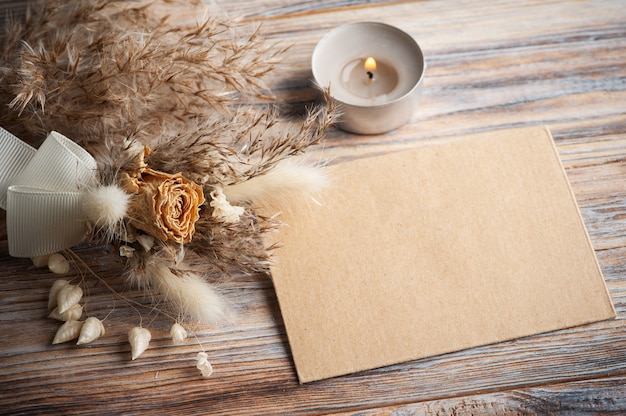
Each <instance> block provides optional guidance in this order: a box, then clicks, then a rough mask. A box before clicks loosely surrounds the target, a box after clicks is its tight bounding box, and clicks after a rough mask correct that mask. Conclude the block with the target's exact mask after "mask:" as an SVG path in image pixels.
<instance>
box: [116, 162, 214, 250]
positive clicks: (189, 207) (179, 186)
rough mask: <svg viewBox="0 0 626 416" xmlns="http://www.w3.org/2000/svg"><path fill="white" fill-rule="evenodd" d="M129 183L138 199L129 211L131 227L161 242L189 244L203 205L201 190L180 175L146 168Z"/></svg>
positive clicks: (133, 202) (134, 199) (132, 202)
mask: <svg viewBox="0 0 626 416" xmlns="http://www.w3.org/2000/svg"><path fill="white" fill-rule="evenodd" d="M127 179H131V178H127ZM131 181H133V182H134V184H136V193H137V195H136V196H135V198H133V200H132V201H131V204H130V208H129V210H128V216H129V218H130V223H131V224H132V225H133V226H134V227H136V228H138V229H140V230H143V231H145V232H146V233H148V234H150V235H151V236H153V237H155V238H158V239H160V240H163V241H166V240H173V241H176V242H178V243H188V242H189V241H191V238H192V237H193V234H194V232H195V224H196V221H197V220H198V218H199V217H200V214H199V210H200V205H202V204H203V203H204V193H203V192H202V188H201V187H200V186H199V185H198V184H196V183H194V182H192V181H190V180H188V179H186V178H185V177H183V176H182V175H181V174H180V173H177V174H174V175H171V174H169V173H165V172H159V171H156V170H153V169H149V168H148V169H145V170H143V171H142V172H141V175H140V176H139V177H138V178H132V179H131Z"/></svg>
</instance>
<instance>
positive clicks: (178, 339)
mask: <svg viewBox="0 0 626 416" xmlns="http://www.w3.org/2000/svg"><path fill="white" fill-rule="evenodd" d="M170 336H171V337H172V341H173V342H174V344H182V343H184V342H185V340H186V339H187V331H186V330H185V328H183V326H182V325H181V324H179V323H175V324H174V325H172V327H171V328H170Z"/></svg>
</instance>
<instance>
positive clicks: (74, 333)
mask: <svg viewBox="0 0 626 416" xmlns="http://www.w3.org/2000/svg"><path fill="white" fill-rule="evenodd" d="M82 327H83V323H82V322H80V321H67V322H65V323H64V324H63V325H61V326H60V327H59V329H58V330H57V333H56V334H55V335H54V340H52V344H53V345H54V344H61V343H63V342H67V341H71V340H73V339H76V338H78V335H79V334H80V329H81V328H82Z"/></svg>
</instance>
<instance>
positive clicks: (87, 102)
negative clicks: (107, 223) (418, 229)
mask: <svg viewBox="0 0 626 416" xmlns="http://www.w3.org/2000/svg"><path fill="white" fill-rule="evenodd" d="M155 3H158V4H163V2H160V3H159V2H158V1H157V2H155ZM155 3H152V2H146V1H138V0H76V1H72V2H67V1H66V0H47V1H40V2H38V3H37V4H36V6H35V7H33V8H32V9H31V12H30V13H29V14H28V17H27V19H26V21H25V22H15V21H14V22H11V24H10V25H9V26H8V30H7V32H6V33H5V34H4V35H2V37H0V42H2V48H1V49H0V50H1V52H0V105H2V106H3V107H4V108H6V109H8V111H3V112H0V124H2V126H3V127H5V128H6V129H8V130H10V131H12V132H13V133H14V134H16V135H18V137H21V138H23V139H24V140H26V141H28V142H30V143H31V144H34V145H36V144H37V143H38V142H40V141H42V140H43V138H45V136H46V135H47V134H48V133H49V132H50V131H52V130H55V131H58V132H60V133H62V134H64V135H65V136H67V137H70V138H72V139H73V140H75V141H76V142H77V143H79V144H80V145H82V146H83V147H85V148H86V150H87V151H89V152H90V153H91V154H92V155H93V156H94V157H95V158H96V160H97V162H98V167H99V176H100V178H99V179H100V183H101V185H116V184H117V183H118V182H119V180H120V173H122V172H129V171H132V170H133V169H134V168H135V165H136V162H137V161H136V156H137V152H138V149H139V150H142V149H143V148H144V146H148V147H149V148H150V149H151V153H150V154H149V155H148V156H147V157H146V162H147V164H148V165H149V166H150V167H151V168H153V169H156V170H159V171H163V172H169V173H172V174H173V173H179V172H180V173H181V174H182V175H183V176H184V177H186V178H188V179H190V180H192V181H194V182H196V183H197V184H200V185H201V186H202V187H203V190H204V193H205V195H209V194H210V192H211V190H212V189H213V188H215V187H216V186H229V185H236V184H241V183H244V182H246V181H248V180H250V179H253V178H255V177H258V176H261V175H265V174H267V173H268V172H271V171H272V170H273V169H274V168H276V166H277V165H278V164H280V163H281V162H283V161H285V160H287V159H289V158H291V157H294V156H298V155H301V154H302V153H303V152H305V151H306V150H307V149H308V148H309V147H311V146H313V145H315V144H318V143H319V142H320V141H321V140H322V137H323V135H324V133H325V131H326V130H327V128H328V127H329V126H330V125H331V123H332V121H333V115H334V109H333V107H332V103H331V102H327V103H326V105H322V106H320V107H317V108H313V109H311V110H310V111H309V112H308V114H307V115H306V117H304V119H303V120H302V121H301V122H300V123H296V124H294V123H293V122H292V121H289V122H285V120H282V119H281V117H280V115H279V113H278V112H277V111H276V110H275V109H273V108H272V106H270V105H242V103H241V101H242V100H240V98H241V97H243V96H259V97H267V87H266V85H265V82H264V78H265V77H266V76H267V75H268V73H270V71H272V70H273V69H274V68H275V67H276V65H277V64H278V62H279V61H280V56H281V55H282V53H283V52H284V49H283V48H280V47H277V46H276V45H273V44H270V43H268V42H267V41H265V40H263V39H262V37H261V35H260V32H259V30H258V29H257V30H255V31H253V32H252V33H251V34H248V35H243V34H242V33H241V32H242V31H243V29H242V28H239V27H237V25H236V24H235V23H234V22H233V21H231V20H228V19H225V18H222V17H219V16H212V17H204V18H202V19H200V20H199V21H198V22H197V23H195V24H193V25H180V24H175V23H174V22H171V21H170V20H169V19H168V18H167V17H164V16H163V15H161V14H159V13H156V12H155ZM164 3H167V4H168V5H172V4H177V5H179V6H189V5H194V4H195V5H196V6H197V5H198V4H199V3H201V2H198V1H185V0H167V1H164ZM327 98H328V97H327ZM258 183H259V184H262V183H263V181H259V182H258ZM292 185H293V184H291V185H289V186H292ZM261 186H262V185H261ZM276 186H280V181H278V182H276V181H273V182H272V187H276ZM273 189H274V188H273ZM258 194H259V195H261V194H263V190H260V192H259V193H258ZM254 206H255V205H254V201H246V202H245V212H244V214H243V215H242V216H241V219H240V221H238V222H234V223H229V222H223V221H218V220H216V219H215V218H213V217H212V216H211V208H210V207H209V206H208V205H204V206H203V207H201V211H200V219H199V220H198V221H197V223H196V225H195V226H196V234H195V235H194V238H193V240H192V241H191V242H190V243H189V244H187V245H185V247H184V248H183V247H179V246H177V245H175V244H173V243H171V242H167V241H158V242H156V245H155V248H154V250H153V251H152V252H143V251H142V249H141V248H140V247H137V250H136V251H135V253H136V255H135V257H133V258H130V259H128V270H127V272H128V274H129V276H131V280H133V281H135V282H136V283H138V284H139V286H140V287H141V286H142V282H141V278H140V276H145V275H146V273H145V270H146V265H151V264H153V262H154V261H157V260H158V261H159V262H161V261H162V259H161V257H162V256H163V253H174V254H172V256H173V257H172V259H170V260H168V262H166V265H165V266H163V267H161V266H159V270H166V269H167V270H169V271H168V272H163V273H162V274H164V275H167V278H168V279H169V280H168V279H165V280H163V281H166V280H167V282H170V283H171V282H174V280H172V279H170V278H171V277H172V276H170V274H171V275H174V276H175V277H176V275H177V273H180V274H182V275H185V276H187V277H188V279H187V278H186V279H187V281H189V282H191V283H190V285H189V286H188V287H197V286H198V284H199V283H198V282H201V279H200V280H199V278H198V277H197V276H199V275H200V273H199V270H200V269H202V273H201V274H202V275H211V274H215V275H223V274H229V273H233V272H245V273H258V272H266V271H267V268H268V264H269V258H270V254H269V253H270V251H271V247H270V248H268V247H266V246H265V244H264V235H265V234H266V233H267V232H269V231H271V230H273V229H275V228H276V227H277V224H278V223H277V221H276V220H275V218H274V217H273V216H271V215H270V216H265V215H262V214H259V213H258V212H256V211H255V209H254ZM113 229H114V230H118V231H117V232H118V235H117V236H115V238H114V240H115V241H117V242H118V243H119V244H136V243H134V240H133V239H132V238H131V239H129V238H128V235H131V236H132V234H133V232H134V231H136V230H133V227H132V226H131V225H130V223H129V222H122V223H121V224H120V225H119V227H118V226H117V225H116V226H115V227H114V228H113ZM110 234H111V233H102V232H98V231H97V230H95V231H94V234H93V236H92V239H93V241H95V242H100V243H103V244H105V243H108V242H110V239H111V235H110ZM155 253H159V254H158V256H159V257H158V258H157V257H155V256H157V254H155ZM184 253H186V257H185V256H184ZM183 257H185V263H184V264H185V268H184V270H183V268H181V267H182V264H183V263H182V258H183ZM159 264H161V263H159ZM190 264H192V265H193V267H196V268H197V270H196V269H194V270H191V271H190V269H188V266H189V265H190ZM150 267H151V266H150ZM150 267H148V269H150ZM192 275H193V276H192ZM133 276H134V277H133ZM157 283H158V282H156V283H154V282H153V283H152V284H149V285H147V286H143V287H146V288H148V289H150V290H152V289H156V290H161V291H162V292H168V293H162V294H163V295H164V296H167V297H169V298H176V296H173V295H172V293H173V291H174V289H172V288H174V287H177V286H176V285H174V286H172V284H170V283H167V284H165V283H164V284H163V285H159V284H157ZM192 291H193V290H192ZM196 301H198V299H197V298H196ZM177 303H178V304H179V305H182V306H181V309H182V310H183V312H184V313H185V314H190V313H191V315H194V314H195V313H193V312H190V311H189V309H188V308H186V307H184V300H183V299H178V301H177ZM192 309H194V308H192ZM196 315H197V314H196ZM204 318H206V316H204Z"/></svg>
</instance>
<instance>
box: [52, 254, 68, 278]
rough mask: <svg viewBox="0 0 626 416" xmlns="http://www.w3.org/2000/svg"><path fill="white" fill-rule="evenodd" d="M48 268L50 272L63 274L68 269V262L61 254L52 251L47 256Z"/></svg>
mask: <svg viewBox="0 0 626 416" xmlns="http://www.w3.org/2000/svg"><path fill="white" fill-rule="evenodd" d="M48 268H49V269H50V271H51V272H52V273H56V274H65V273H67V272H69V271H70V263H69V262H68V261H67V259H66V258H65V257H63V255H62V254H59V253H54V254H52V255H51V256H50V257H49V258H48Z"/></svg>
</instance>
